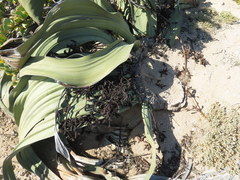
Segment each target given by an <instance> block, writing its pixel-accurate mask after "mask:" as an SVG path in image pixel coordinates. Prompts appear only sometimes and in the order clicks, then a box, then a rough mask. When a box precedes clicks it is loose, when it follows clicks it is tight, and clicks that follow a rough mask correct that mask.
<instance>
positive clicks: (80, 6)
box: [0, 0, 135, 68]
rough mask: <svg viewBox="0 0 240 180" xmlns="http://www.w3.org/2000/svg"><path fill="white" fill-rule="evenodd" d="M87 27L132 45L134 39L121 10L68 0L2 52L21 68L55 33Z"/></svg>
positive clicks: (0, 53)
mask: <svg viewBox="0 0 240 180" xmlns="http://www.w3.org/2000/svg"><path fill="white" fill-rule="evenodd" d="M85 27H93V28H98V29H102V30H107V31H111V32H113V33H114V34H115V35H116V36H118V37H120V39H122V38H123V39H124V40H125V41H126V42H127V43H130V44H132V43H133V42H134V41H135V38H134V36H133V35H132V34H131V32H130V30H129V27H128V24H127V23H126V22H125V21H124V19H123V18H122V16H121V14H120V13H110V12H108V11H106V10H104V9H103V8H101V7H100V6H98V5H97V4H95V3H94V2H91V1H89V0H68V1H64V2H62V3H61V4H59V5H57V6H55V7H54V8H53V9H52V10H51V11H50V12H49V13H48V16H47V17H46V19H45V21H44V23H43V25H42V26H41V27H40V28H39V29H38V31H37V32H36V33H35V34H34V35H33V36H32V37H31V38H29V39H28V40H27V41H26V42H24V43H23V44H22V45H20V46H19V47H17V48H16V49H12V50H3V51H0V55H2V56H3V57H2V58H3V59H4V60H5V61H6V62H7V63H8V64H10V65H11V66H13V67H16V68H20V67H22V66H23V65H24V64H25V63H26V61H28V59H29V58H30V56H31V55H32V54H33V53H34V51H35V50H36V49H37V48H39V46H41V44H42V43H43V42H44V41H45V40H46V39H47V38H49V37H50V36H52V35H53V34H55V33H57V32H61V31H66V30H69V29H77V28H85ZM75 37H76V36H75ZM6 56H7V57H6Z"/></svg>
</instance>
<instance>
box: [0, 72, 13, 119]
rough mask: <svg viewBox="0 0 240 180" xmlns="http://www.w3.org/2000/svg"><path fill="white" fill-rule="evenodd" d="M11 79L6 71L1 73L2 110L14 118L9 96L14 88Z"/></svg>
mask: <svg viewBox="0 0 240 180" xmlns="http://www.w3.org/2000/svg"><path fill="white" fill-rule="evenodd" d="M11 78H12V77H11V76H8V75H6V74H5V72H4V71H0V108H1V109H2V110H3V111H4V112H5V113H7V114H8V115H9V116H10V117H13V114H12V113H11V112H10V111H9V106H10V103H9V96H10V89H11V88H12V80H11Z"/></svg>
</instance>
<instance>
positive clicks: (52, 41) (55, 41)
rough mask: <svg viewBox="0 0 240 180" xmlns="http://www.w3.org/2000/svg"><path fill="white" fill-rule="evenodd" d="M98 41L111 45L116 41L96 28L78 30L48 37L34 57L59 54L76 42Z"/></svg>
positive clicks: (79, 43)
mask: <svg viewBox="0 0 240 180" xmlns="http://www.w3.org/2000/svg"><path fill="white" fill-rule="evenodd" d="M91 41H96V42H101V43H103V44H111V43H112V42H114V41H115V39H114V37H113V36H111V35H110V34H109V33H107V32H105V31H102V30H100V29H96V28H76V29H69V30H65V31H61V32H57V33H55V34H53V35H52V36H50V37H48V38H47V39H46V40H45V41H44V42H42V43H41V45H40V46H39V47H38V48H37V49H36V50H35V52H34V53H33V54H32V56H33V57H34V56H46V55H47V53H48V52H49V51H52V52H58V51H59V50H61V49H63V48H66V47H67V45H69V44H73V42H75V43H76V44H77V45H81V44H84V43H87V42H91Z"/></svg>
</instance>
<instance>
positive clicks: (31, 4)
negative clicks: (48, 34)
mask: <svg viewBox="0 0 240 180" xmlns="http://www.w3.org/2000/svg"><path fill="white" fill-rule="evenodd" d="M45 2H46V0H19V3H20V4H21V5H22V6H23V7H24V9H25V10H26V11H27V13H28V15H29V16H30V17H31V18H32V19H33V20H34V21H35V22H36V23H38V24H40V23H41V21H42V13H43V5H44V3H45Z"/></svg>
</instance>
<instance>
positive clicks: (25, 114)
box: [3, 77, 86, 180]
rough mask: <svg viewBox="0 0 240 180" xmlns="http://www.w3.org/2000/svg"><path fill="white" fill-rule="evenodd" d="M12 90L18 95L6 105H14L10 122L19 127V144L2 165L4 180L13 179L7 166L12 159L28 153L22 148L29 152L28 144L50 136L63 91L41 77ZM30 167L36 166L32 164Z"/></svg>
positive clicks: (78, 106) (80, 106)
mask: <svg viewBox="0 0 240 180" xmlns="http://www.w3.org/2000/svg"><path fill="white" fill-rule="evenodd" d="M16 88H17V90H18V91H21V92H20V93H19V92H17V91H15V92H14V91H13V92H12V94H11V98H10V102H12V103H14V106H13V112H14V118H15V120H16V121H17V124H18V125H19V128H18V132H19V144H18V145H17V146H16V148H15V149H14V151H13V152H12V153H11V154H10V155H9V156H8V157H7V158H6V159H5V161H4V163H3V175H4V179H6V180H14V179H16V178H15V175H14V173H13V171H12V163H11V160H12V158H13V157H14V156H16V155H17V156H18V157H21V156H23V155H24V156H26V152H25V151H28V150H29V149H25V148H30V147H29V146H30V145H31V144H33V143H36V142H38V141H41V140H44V139H47V138H49V137H53V136H54V129H55V111H56V107H57V104H58V101H59V99H60V96H61V93H62V91H63V89H64V87H63V86H61V85H59V84H57V83H56V82H55V81H54V80H51V79H49V78H45V77H31V78H29V77H26V78H22V81H20V83H19V84H18V86H17V87H16ZM85 101H86V100H84V99H83V100H82V101H78V102H77V103H76V105H75V106H74V109H73V111H72V113H73V116H76V114H77V113H78V112H79V110H80V109H83V106H84V102H85ZM83 113H84V111H83ZM80 115H81V114H80ZM34 158H35V160H36V158H37V157H35V155H34V157H33V159H34ZM35 160H34V161H35ZM22 162H24V164H25V166H29V167H30V164H28V163H27V160H24V159H22ZM29 163H30V162H29ZM34 167H36V164H33V168H34ZM39 167H40V169H39V171H41V168H42V167H43V166H42V165H41V164H40V165H39ZM36 170H37V169H36ZM34 171H35V170H34ZM49 173H50V172H49Z"/></svg>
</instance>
